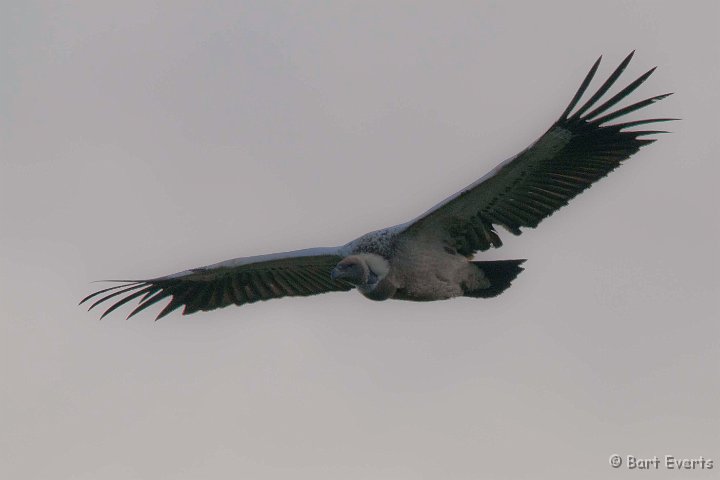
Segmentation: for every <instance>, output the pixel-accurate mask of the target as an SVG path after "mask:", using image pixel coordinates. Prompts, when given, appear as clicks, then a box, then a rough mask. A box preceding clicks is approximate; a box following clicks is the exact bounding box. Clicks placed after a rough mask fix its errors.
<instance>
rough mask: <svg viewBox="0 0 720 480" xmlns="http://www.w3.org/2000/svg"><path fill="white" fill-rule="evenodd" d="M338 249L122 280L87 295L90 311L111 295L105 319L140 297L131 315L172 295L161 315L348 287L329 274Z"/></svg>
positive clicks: (334, 263)
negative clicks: (143, 278) (180, 309)
mask: <svg viewBox="0 0 720 480" xmlns="http://www.w3.org/2000/svg"><path fill="white" fill-rule="evenodd" d="M342 258H343V256H342V254H341V251H340V249H338V248H311V249H307V250H297V251H294V252H285V253H277V254H272V255H261V256H257V257H246V258H236V259H234V260H228V261H226V262H221V263H217V264H214V265H208V266H207V267H201V268H195V269H192V270H186V271H184V272H179V273H175V274H173V275H167V276H164V277H158V278H153V279H151V280H128V281H121V282H122V284H121V285H117V286H114V287H110V288H105V289H102V290H100V291H97V292H95V293H93V294H91V295H88V296H87V297H85V298H84V299H83V300H82V301H81V302H80V303H81V304H82V303H85V302H88V301H90V300H93V303H92V304H91V305H90V309H92V308H94V307H96V306H97V305H100V304H101V303H104V302H107V301H109V300H111V299H112V302H113V303H111V304H110V307H109V308H108V309H107V310H106V311H105V313H103V315H102V317H100V318H103V317H105V316H106V315H107V314H109V313H110V312H112V311H114V310H115V309H117V308H118V307H120V306H122V305H124V304H126V303H128V302H130V301H131V300H135V299H137V298H140V300H139V304H138V305H137V307H136V308H135V309H134V310H133V311H132V312H130V314H129V315H128V318H130V317H132V316H133V315H135V314H136V313H138V312H141V311H142V310H144V309H146V308H148V307H149V306H151V305H154V304H156V303H158V302H160V301H162V300H164V299H166V298H168V297H171V298H170V302H169V303H168V304H167V305H166V306H165V308H164V309H163V310H162V311H161V312H160V313H159V314H158V316H157V319H160V318H162V317H164V316H165V315H167V314H168V313H170V312H172V311H173V310H176V309H177V308H180V307H181V306H185V308H184V310H183V315H185V314H189V313H194V312H197V311H198V310H203V311H207V310H214V309H216V308H221V307H225V306H227V305H230V304H233V303H234V304H235V305H243V304H245V303H252V302H256V301H258V300H269V299H272V298H280V297H294V296H309V295H316V294H319V293H326V292H339V291H347V290H351V289H352V288H353V285H351V284H349V283H347V282H344V281H336V280H332V279H331V278H330V271H331V270H332V269H333V267H334V266H335V265H336V264H337V262H339V261H340V260H342Z"/></svg>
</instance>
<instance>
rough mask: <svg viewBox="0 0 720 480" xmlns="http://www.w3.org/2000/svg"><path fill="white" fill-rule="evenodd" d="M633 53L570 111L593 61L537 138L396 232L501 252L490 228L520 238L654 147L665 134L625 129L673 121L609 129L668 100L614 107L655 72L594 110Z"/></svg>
mask: <svg viewBox="0 0 720 480" xmlns="http://www.w3.org/2000/svg"><path fill="white" fill-rule="evenodd" d="M633 53H634V52H633ZM633 53H630V55H628V56H627V57H626V58H625V59H624V60H623V62H622V63H621V64H620V65H619V66H618V67H617V68H616V69H615V71H614V72H613V73H612V74H611V75H610V77H609V78H608V79H607V80H606V81H605V83H603V84H602V85H601V86H600V88H599V89H598V90H597V91H596V92H595V93H594V94H593V95H592V96H591V97H590V98H589V99H588V100H587V101H586V102H585V103H584V104H582V106H580V107H579V108H577V110H575V111H574V112H573V109H575V107H576V106H577V105H578V103H579V101H580V99H581V97H582V96H583V94H584V93H585V90H586V89H587V87H588V85H589V84H590V81H591V80H592V78H593V76H594V75H595V72H596V71H597V68H598V65H599V64H600V58H598V60H597V61H596V62H595V64H594V65H593V66H592V68H591V69H590V72H589V73H588V74H587V76H586V77H585V79H584V80H583V82H582V84H581V85H580V88H579V89H578V91H577V93H576V94H575V96H574V97H573V99H572V101H571V102H570V105H568V107H567V108H566V109H565V111H564V112H563V114H562V115H561V116H560V118H559V119H558V121H557V122H555V124H554V125H553V126H552V127H550V129H549V130H548V131H547V132H545V134H544V135H543V136H542V137H540V139H538V140H537V141H536V142H535V143H533V144H532V145H530V147H528V148H527V149H525V150H524V151H522V152H521V153H519V154H518V155H516V156H514V157H513V158H511V159H509V160H506V161H505V162H503V163H501V164H500V165H498V166H497V167H496V168H495V169H493V170H492V171H491V172H490V173H488V174H487V175H485V176H484V177H482V178H481V179H479V180H478V181H476V182H475V183H473V184H472V185H470V186H468V187H467V188H465V189H464V190H462V191H460V192H458V193H456V194H455V195H453V196H451V197H449V198H447V199H446V200H444V201H443V202H441V203H440V204H438V205H437V206H435V207H433V208H432V209H430V210H429V211H427V212H425V213H424V214H423V215H421V216H420V217H418V218H416V219H415V220H413V221H411V222H409V223H408V224H406V226H405V228H404V229H403V231H402V232H401V233H400V235H401V236H404V237H405V238H406V239H412V238H420V237H421V238H425V239H428V238H434V239H435V240H437V241H440V242H442V243H443V244H444V246H445V247H446V248H451V249H454V250H455V251H457V252H459V253H461V254H463V255H468V256H469V255H472V254H473V253H475V252H476V251H478V250H487V249H488V248H490V247H491V246H493V247H499V246H500V245H502V242H501V241H500V238H499V236H498V235H497V232H496V231H495V228H494V225H502V226H503V227H505V228H506V229H507V230H509V231H510V232H512V233H513V234H515V235H519V234H520V233H521V232H520V227H536V226H537V225H538V224H539V223H540V221H541V220H543V219H544V218H546V217H548V216H550V215H551V214H552V213H553V212H555V211H556V210H558V209H559V208H561V207H562V206H563V205H566V204H567V202H568V201H569V200H570V199H571V198H573V197H575V196H576V195H578V194H579V193H580V192H582V191H583V190H585V189H586V188H588V187H589V186H590V185H591V184H593V183H594V182H596V181H597V180H599V179H601V178H602V177H604V176H605V175H607V174H608V173H609V172H610V171H611V170H613V169H615V168H617V167H618V165H620V163H621V162H622V161H623V160H626V159H627V158H628V157H630V155H632V154H634V153H635V152H637V151H638V150H639V149H640V147H642V146H643V145H647V144H649V143H652V142H654V141H655V139H649V138H646V136H647V135H651V134H655V133H665V132H663V131H660V130H644V129H643V130H640V131H629V130H627V128H630V127H636V126H639V125H646V124H651V123H655V122H664V121H669V120H674V119H670V118H653V119H646V120H636V121H627V122H624V123H615V124H608V123H609V122H611V121H613V120H615V119H617V118H619V117H622V116H624V115H626V114H628V113H631V112H634V111H636V110H639V109H641V108H643V107H646V106H648V105H650V104H652V103H654V102H656V101H658V100H661V99H663V98H665V97H667V96H668V95H670V94H665V95H658V96H655V97H651V98H648V99H645V100H642V101H640V102H637V103H633V104H632V105H629V106H626V107H623V108H616V106H617V104H618V103H619V102H620V101H621V100H623V99H624V98H625V97H627V96H628V95H629V94H631V93H632V92H633V91H634V90H635V89H636V88H637V87H638V86H640V85H641V84H642V83H643V82H644V81H645V80H646V79H647V78H648V77H649V76H650V75H651V74H652V72H653V71H654V70H655V69H654V68H653V69H651V70H650V71H648V72H647V73H645V74H644V75H642V76H640V77H639V78H638V79H637V80H635V81H634V82H632V83H630V84H629V85H628V86H627V87H625V88H623V89H622V90H620V91H619V92H618V93H617V94H615V95H613V96H612V97H610V98H609V99H608V100H606V101H604V102H603V103H601V104H599V105H598V103H599V102H600V99H601V98H602V97H603V96H604V95H605V94H606V93H607V91H608V90H609V89H610V87H611V86H612V85H613V84H614V83H615V81H616V80H617V79H618V77H619V76H620V74H621V73H622V72H623V70H625V67H626V66H627V64H628V63H629V62H630V59H631V58H632V56H633ZM601 58H602V57H601Z"/></svg>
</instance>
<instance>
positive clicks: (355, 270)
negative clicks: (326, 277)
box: [330, 255, 370, 285]
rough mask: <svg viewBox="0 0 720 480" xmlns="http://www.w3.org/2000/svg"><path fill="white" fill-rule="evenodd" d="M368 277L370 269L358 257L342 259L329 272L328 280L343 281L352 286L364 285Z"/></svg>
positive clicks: (352, 256)
mask: <svg viewBox="0 0 720 480" xmlns="http://www.w3.org/2000/svg"><path fill="white" fill-rule="evenodd" d="M369 277H370V268H369V267H368V264H367V262H366V261H365V260H364V259H363V258H362V257H360V256H358V255H351V256H349V257H345V258H343V259H342V260H341V261H340V262H339V263H338V264H337V265H335V268H333V270H332V272H330V278H332V279H333V280H345V281H346V282H349V283H352V284H353V285H362V284H365V283H367V282H368V279H369Z"/></svg>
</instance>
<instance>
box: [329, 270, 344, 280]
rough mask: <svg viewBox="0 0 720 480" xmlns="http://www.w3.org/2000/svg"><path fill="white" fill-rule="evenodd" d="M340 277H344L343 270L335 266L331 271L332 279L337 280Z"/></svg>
mask: <svg viewBox="0 0 720 480" xmlns="http://www.w3.org/2000/svg"><path fill="white" fill-rule="evenodd" d="M338 278H342V272H340V269H339V268H338V267H335V268H333V269H332V272H330V279H331V280H333V281H335V280H337V279H338Z"/></svg>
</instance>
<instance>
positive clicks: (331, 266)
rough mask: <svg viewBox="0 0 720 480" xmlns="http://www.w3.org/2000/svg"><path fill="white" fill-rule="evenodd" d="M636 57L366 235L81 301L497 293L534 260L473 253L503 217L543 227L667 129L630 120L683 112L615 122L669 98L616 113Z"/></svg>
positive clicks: (190, 302) (202, 303)
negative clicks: (473, 177)
mask: <svg viewBox="0 0 720 480" xmlns="http://www.w3.org/2000/svg"><path fill="white" fill-rule="evenodd" d="M631 58H632V53H631V54H630V55H628V57H626V58H625V60H623V62H622V63H621V64H620V66H619V67H618V68H616V69H615V71H614V72H613V73H612V74H611V75H610V77H609V78H608V79H607V80H606V81H605V82H604V83H603V84H602V85H601V86H600V87H599V89H598V90H597V91H596V93H595V94H593V95H592V96H591V98H590V99H589V100H587V101H586V102H585V103H584V104H583V105H581V106H580V107H578V108H577V109H576V107H577V105H578V103H579V101H580V99H581V97H582V96H583V94H584V92H585V90H586V89H587V87H588V85H589V83H590V81H591V80H592V78H593V76H594V74H595V72H596V70H597V68H598V65H599V62H600V59H598V61H597V62H595V64H594V65H593V67H592V69H591V70H590V72H589V73H588V75H587V76H586V77H585V80H584V81H583V82H582V84H581V86H580V88H579V90H578V91H577V93H576V94H575V96H574V97H573V99H572V101H571V102H570V104H569V105H568V107H567V108H566V109H565V111H564V112H563V113H562V115H561V116H560V118H559V119H558V120H557V121H556V122H555V123H554V124H553V125H552V126H551V127H550V129H548V131H547V132H546V133H545V134H544V135H542V136H541V137H540V138H539V139H538V140H537V141H536V142H535V143H533V144H532V145H531V146H530V147H528V148H526V149H525V150H523V151H522V152H520V153H519V154H518V155H516V156H514V157H512V158H510V159H508V160H506V161H504V162H502V163H500V164H499V165H498V166H497V167H495V168H494V169H493V170H492V171H490V173H488V174H486V175H485V176H483V177H482V178H480V179H479V180H477V181H476V182H474V183H472V184H471V185H469V186H468V187H466V188H465V189H463V190H461V191H460V192H458V193H456V194H455V195H452V196H450V197H449V198H447V199H446V200H444V201H443V202H441V203H439V204H438V205H436V206H435V207H433V208H431V209H430V210H428V211H427V212H425V213H423V214H422V215H420V216H419V217H417V218H415V219H414V220H412V221H410V222H407V223H404V224H402V225H398V226H395V227H390V228H386V229H382V230H378V231H375V232H371V233H368V234H366V235H363V236H361V237H359V238H357V239H355V240H353V241H351V242H349V243H347V244H345V245H343V246H340V247H328V248H313V249H306V250H297V251H293V252H285V253H278V254H271V255H262V256H257V257H246V258H238V259H234V260H228V261H225V262H221V263H217V264H214V265H209V266H207V267H201V268H196V269H192V270H186V271H183V272H179V273H176V274H172V275H167V276H163V277H157V278H154V279H150V280H140V281H126V282H123V284H122V285H119V286H114V287H110V288H106V289H103V290H100V291H98V292H95V293H93V294H91V295H89V296H87V297H85V299H83V300H82V302H85V301H88V300H90V299H92V298H95V297H97V296H101V295H102V294H105V295H104V296H101V297H100V298H99V299H97V300H95V301H94V303H92V304H91V306H90V308H93V307H95V306H96V305H99V304H101V303H103V302H105V301H107V300H109V299H111V298H117V297H120V299H119V300H118V301H116V302H115V303H113V304H112V305H111V306H110V307H109V308H108V309H107V310H106V311H105V313H104V314H103V316H105V315H107V314H108V313H110V312H112V311H114V310H115V309H117V308H118V307H120V306H121V305H124V304H125V303H128V302H129V301H131V300H133V299H136V298H139V299H140V301H139V305H138V306H137V308H135V309H134V310H133V311H132V312H131V313H130V315H128V317H129V316H132V315H135V314H136V313H138V312H140V311H142V310H144V309H145V308H148V307H149V306H151V305H154V304H156V303H158V302H160V301H162V300H163V299H167V298H168V297H170V301H169V303H168V304H167V305H166V306H165V308H164V309H163V310H162V311H161V312H160V313H159V314H158V317H157V318H160V317H163V316H165V315H167V314H168V313H170V312H172V311H173V310H175V309H177V308H180V307H183V306H184V310H183V313H184V314H188V313H193V312H196V311H199V310H212V309H215V308H220V307H224V306H227V305H230V304H236V305H242V304H245V303H252V302H255V301H258V300H268V299H272V298H279V297H284V296H308V295H314V294H318V293H325V292H331V291H347V290H351V289H353V288H357V290H358V291H359V292H360V293H362V294H363V295H364V296H365V297H367V298H369V299H371V300H386V299H397V300H413V301H431V300H445V299H449V298H453V297H459V296H467V297H493V296H496V295H498V294H500V293H502V292H503V291H504V290H505V289H507V288H508V287H509V286H510V283H511V282H512V280H514V279H515V277H516V276H517V275H518V274H519V273H520V272H521V271H522V268H521V267H520V265H521V264H522V262H524V260H498V261H473V260H472V258H473V256H474V254H475V253H476V252H477V251H484V250H487V249H489V248H491V247H496V248H497V247H500V246H501V245H502V241H501V240H500V237H499V236H498V234H497V232H496V230H495V226H496V225H501V226H502V227H504V228H505V229H506V230H508V231H510V232H511V233H513V234H515V235H519V234H520V233H521V230H520V228H521V227H525V228H534V227H536V226H537V225H538V223H540V221H541V220H542V219H544V218H546V217H548V216H549V215H551V214H552V213H553V212H555V211H556V210H558V209H559V208H561V207H562V206H564V205H566V204H567V202H568V201H569V200H570V199H571V198H573V197H575V196H576V195H578V194H579V193H581V192H582V191H583V190H585V189H586V188H588V187H589V186H590V185H591V184H592V183H594V182H595V181H597V180H599V179H600V178H602V177H604V176H605V175H607V174H608V173H609V172H610V171H612V170H613V169H615V168H616V167H617V166H619V165H620V163H621V162H622V161H623V160H625V159H627V158H628V157H629V156H630V155H632V154H633V153H635V152H637V151H638V150H639V149H640V147H642V146H643V145H646V144H649V143H652V142H653V141H655V140H654V139H646V138H641V137H645V136H647V135H649V134H655V133H663V132H661V131H657V130H641V131H637V130H635V131H631V130H627V129H628V128H630V127H636V126H639V125H645V124H650V123H655V122H664V121H668V120H673V119H669V118H654V119H647V120H636V121H629V122H624V123H616V124H609V125H608V124H607V122H610V121H612V120H614V119H616V118H618V117H621V116H624V115H625V114H628V113H630V112H633V111H636V110H639V109H641V108H644V107H646V106H648V105H650V104H651V103H653V102H655V101H657V100H660V99H662V98H665V97H666V96H667V95H658V96H655V97H651V98H648V99H646V100H642V101H640V102H637V103H634V104H632V105H629V106H626V107H623V108H619V109H616V110H612V109H613V107H616V105H617V104H618V102H620V101H621V100H622V99H624V98H625V97H626V96H628V95H629V94H630V93H632V92H633V91H634V90H635V89H636V88H637V87H638V86H639V85H640V84H642V83H643V82H644V81H645V80H646V79H647V78H648V77H649V76H650V74H651V73H652V72H653V71H654V69H652V70H650V71H648V72H647V73H645V74H644V75H642V76H641V77H640V78H638V79H637V80H635V81H634V82H632V83H630V84H629V85H628V86H627V87H625V88H624V89H622V90H621V91H619V92H618V93H616V94H615V95H613V96H612V97H611V98H610V99H608V100H606V101H605V102H603V103H601V104H600V105H598V104H597V103H598V102H599V101H600V99H601V98H602V97H603V96H604V95H605V93H607V91H608V90H609V89H610V88H611V87H612V86H613V84H614V83H615V81H616V80H617V78H618V77H619V76H620V74H621V73H622V72H623V71H624V69H625V67H626V66H627V64H628V63H629V61H630V59H631ZM573 110H575V111H574V112H573ZM608 111H610V112H609V113H607V112H608ZM82 302H81V303H82Z"/></svg>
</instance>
